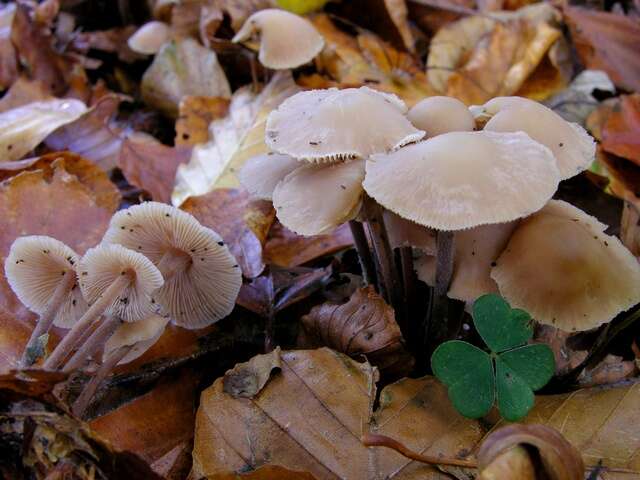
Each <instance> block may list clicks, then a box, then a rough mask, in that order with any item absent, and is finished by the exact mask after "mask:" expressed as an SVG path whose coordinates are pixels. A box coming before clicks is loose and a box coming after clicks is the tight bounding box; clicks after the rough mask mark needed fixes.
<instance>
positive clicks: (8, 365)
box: [0, 278, 33, 373]
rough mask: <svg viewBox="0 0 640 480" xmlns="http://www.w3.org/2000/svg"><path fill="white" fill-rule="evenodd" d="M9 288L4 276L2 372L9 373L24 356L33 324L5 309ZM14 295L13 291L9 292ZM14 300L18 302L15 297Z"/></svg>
mask: <svg viewBox="0 0 640 480" xmlns="http://www.w3.org/2000/svg"><path fill="white" fill-rule="evenodd" d="M7 288H9V287H8V285H7V284H6V281H5V280H4V278H3V279H2V280H1V281H0V299H2V303H3V306H1V307H0V373H7V372H8V371H9V370H11V369H12V368H17V366H18V360H20V357H22V352H23V351H24V347H25V346H26V345H27V342H28V341H29V337H30V336H31V330H32V328H33V327H32V326H31V325H29V323H28V322H27V321H26V320H19V319H18V318H17V317H16V316H14V315H13V314H12V313H9V312H8V311H7V310H5V308H4V307H5V306H7V307H9V308H11V305H8V304H6V303H5V301H7V294H5V289H7ZM8 295H13V293H8ZM12 301H13V302H14V303H15V302H18V300H17V299H16V298H15V297H12Z"/></svg>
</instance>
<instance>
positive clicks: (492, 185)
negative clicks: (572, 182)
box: [363, 132, 559, 230]
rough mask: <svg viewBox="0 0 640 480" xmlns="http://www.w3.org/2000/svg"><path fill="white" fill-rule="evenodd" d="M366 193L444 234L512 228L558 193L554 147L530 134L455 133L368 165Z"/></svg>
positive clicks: (374, 159) (413, 146) (370, 162)
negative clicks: (499, 225) (484, 227)
mask: <svg viewBox="0 0 640 480" xmlns="http://www.w3.org/2000/svg"><path fill="white" fill-rule="evenodd" d="M366 168H367V173H366V176H365V180H364V183H363V185H364V189H365V190H366V191H367V193H368V194H369V195H370V196H371V197H373V198H374V199H375V200H376V201H377V202H378V203H380V204H381V205H383V206H384V207H386V208H388V209H389V210H391V211H393V212H395V213H397V214H398V215H400V216H401V217H404V218H407V219H409V220H413V221H414V222H417V223H419V224H421V225H425V226H427V227H431V228H436V229H438V230H462V229H465V228H471V227H475V226H478V225H484V224H489V223H505V222H510V221H512V220H516V219H518V218H522V217H525V216H527V215H530V214H531V213H533V212H535V211H536V210H539V209H540V208H542V207H543V206H544V204H545V203H546V202H547V201H548V200H549V199H550V198H551V196H552V195H553V193H554V192H555V191H556V188H557V186H558V182H559V175H558V168H557V166H556V162H555V159H554V158H553V155H552V154H551V152H550V151H549V149H548V148H546V147H545V146H543V145H541V144H539V143H538V142H534V141H533V140H531V139H530V138H529V137H528V136H527V135H526V134H524V133H522V132H518V133H494V132H452V133H445V134H443V135H438V136H437V137H433V138H431V139H429V140H426V141H424V142H421V143H417V144H415V145H409V146H408V147H405V148H403V149H401V150H398V151H396V152H393V153H390V154H387V155H384V154H380V155H373V156H372V157H371V158H370V159H369V160H368V161H367V167H366Z"/></svg>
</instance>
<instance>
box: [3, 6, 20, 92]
mask: <svg viewBox="0 0 640 480" xmlns="http://www.w3.org/2000/svg"><path fill="white" fill-rule="evenodd" d="M15 11H16V6H15V4H9V5H3V6H2V8H1V9H0V89H2V90H4V89H6V88H8V87H10V86H11V85H12V84H13V83H14V82H15V81H16V79H17V78H18V75H19V73H18V58H17V54H16V49H15V47H14V46H13V43H12V42H11V25H12V23H13V17H14V14H15Z"/></svg>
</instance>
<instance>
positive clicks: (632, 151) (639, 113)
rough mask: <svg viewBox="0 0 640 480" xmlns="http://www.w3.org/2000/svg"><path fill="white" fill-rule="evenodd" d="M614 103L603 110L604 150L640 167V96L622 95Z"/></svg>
mask: <svg viewBox="0 0 640 480" xmlns="http://www.w3.org/2000/svg"><path fill="white" fill-rule="evenodd" d="M612 103H613V104H612V105H607V106H605V107H604V108H603V110H604V112H606V113H604V116H605V117H606V118H605V121H604V123H603V124H602V125H601V127H600V132H599V133H600V134H599V139H600V142H601V146H602V149H603V150H604V151H605V152H608V153H612V154H614V155H617V156H619V157H622V158H626V159H627V160H631V161H632V162H634V163H636V164H637V165H638V166H640V94H638V93H634V94H633V95H621V96H620V97H618V98H616V99H615V100H614V101H613V102H612ZM609 107H610V108H611V110H609Z"/></svg>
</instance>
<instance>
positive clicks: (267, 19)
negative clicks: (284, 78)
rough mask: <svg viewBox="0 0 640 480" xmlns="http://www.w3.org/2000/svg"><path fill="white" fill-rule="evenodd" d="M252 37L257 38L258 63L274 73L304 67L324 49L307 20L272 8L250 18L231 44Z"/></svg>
mask: <svg viewBox="0 0 640 480" xmlns="http://www.w3.org/2000/svg"><path fill="white" fill-rule="evenodd" d="M255 34H259V35H260V53H259V54H258V60H260V63H261V64H262V65H264V66H265V67H268V68H272V69H274V70H285V69H288V68H295V67H299V66H300V65H304V64H305V63H308V62H310V61H311V60H313V58H314V57H315V56H316V55H318V54H319V53H320V51H321V50H322V48H323V47H324V38H323V37H322V35H320V34H319V33H318V31H317V30H316V29H315V27H314V26H313V24H312V23H311V22H310V21H309V20H307V19H305V18H302V17H300V16H298V15H295V14H293V13H290V12H287V11H285V10H279V9H275V8H268V9H265V10H259V11H257V12H256V13H254V14H253V15H251V16H250V17H249V18H248V19H247V20H246V21H245V22H244V25H242V28H240V30H238V33H236V35H235V36H234V37H233V40H232V41H233V42H236V43H237V42H244V41H246V40H250V39H252V37H254V35H255Z"/></svg>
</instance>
